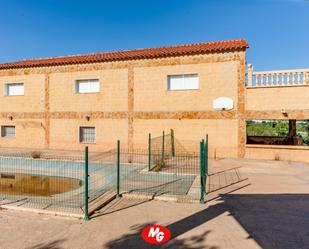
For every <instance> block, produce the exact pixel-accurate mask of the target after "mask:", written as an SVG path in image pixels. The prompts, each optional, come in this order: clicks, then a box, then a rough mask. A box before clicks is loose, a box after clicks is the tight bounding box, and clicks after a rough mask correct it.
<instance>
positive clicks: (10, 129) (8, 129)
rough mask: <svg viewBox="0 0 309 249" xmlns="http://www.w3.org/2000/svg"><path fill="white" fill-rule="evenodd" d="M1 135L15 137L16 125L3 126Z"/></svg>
mask: <svg viewBox="0 0 309 249" xmlns="http://www.w3.org/2000/svg"><path fill="white" fill-rule="evenodd" d="M1 137H15V126H2V127H1Z"/></svg>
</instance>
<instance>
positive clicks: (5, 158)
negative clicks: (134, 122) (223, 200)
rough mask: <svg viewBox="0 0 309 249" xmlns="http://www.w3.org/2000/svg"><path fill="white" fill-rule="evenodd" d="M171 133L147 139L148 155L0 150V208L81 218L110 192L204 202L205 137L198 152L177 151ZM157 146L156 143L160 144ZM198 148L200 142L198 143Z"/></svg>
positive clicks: (144, 152)
mask: <svg viewBox="0 0 309 249" xmlns="http://www.w3.org/2000/svg"><path fill="white" fill-rule="evenodd" d="M174 140H175V138H174V132H173V131H172V130H171V132H170V133H169V134H162V136H161V137H160V138H151V135H149V147H148V149H146V150H136V149H134V150H126V149H122V148H121V147H120V146H121V144H120V141H118V142H117V149H115V150H111V151H108V152H103V153H94V152H91V151H90V152H88V148H87V147H86V148H85V151H84V152H83V153H80V154H78V153H75V154H74V155H72V154H71V155H68V154H60V153H59V154H57V153H48V152H44V153H43V152H31V153H28V152H24V153H4V152H1V151H0V205H3V204H8V203H10V204H12V203H13V204H16V205H17V206H21V207H30V208H39V209H44V210H48V211H61V212H70V213H78V214H84V218H85V220H88V219H89V213H90V211H89V209H90V206H91V203H93V202H95V201H96V200H97V199H98V198H99V197H100V198H101V197H102V196H105V195H107V194H108V193H111V194H112V195H114V196H117V197H120V196H121V195H123V194H128V195H133V196H135V195H139V196H147V197H149V196H150V197H160V198H168V199H176V200H177V201H191V200H196V201H198V200H199V201H200V202H201V203H204V196H205V194H207V192H206V179H207V175H208V137H206V138H205V139H204V140H202V141H201V142H200V152H188V151H181V150H179V149H178V150H177V149H176V150H175V147H174ZM159 141H160V142H159ZM197 143H198V142H197Z"/></svg>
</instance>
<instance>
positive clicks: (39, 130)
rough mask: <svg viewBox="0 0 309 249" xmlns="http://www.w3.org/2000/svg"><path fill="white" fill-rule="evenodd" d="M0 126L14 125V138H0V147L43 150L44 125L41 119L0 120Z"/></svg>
mask: <svg viewBox="0 0 309 249" xmlns="http://www.w3.org/2000/svg"><path fill="white" fill-rule="evenodd" d="M0 124H1V125H10V126H11V125H15V132H16V137H15V138H10V137H1V138H0V147H13V148H14V147H15V148H32V149H43V148H44V145H45V144H44V136H45V123H44V120H42V119H16V120H13V121H10V120H8V119H0Z"/></svg>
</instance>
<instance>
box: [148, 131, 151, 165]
mask: <svg viewBox="0 0 309 249" xmlns="http://www.w3.org/2000/svg"><path fill="white" fill-rule="evenodd" d="M150 165H151V133H149V136H148V171H150Z"/></svg>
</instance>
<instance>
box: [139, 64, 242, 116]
mask: <svg viewBox="0 0 309 249" xmlns="http://www.w3.org/2000/svg"><path fill="white" fill-rule="evenodd" d="M237 64H238V62H236V61H233V62H218V63H202V64H192V65H171V66H159V67H139V68H135V70H134V110H135V111H206V110H207V111H209V110H213V108H212V101H213V100H214V99H216V98H218V97H222V96H225V97H229V98H231V99H233V100H234V104H235V106H237V80H238V78H237ZM184 73H188V74H193V73H197V74H198V76H199V89H198V90H176V91H169V90H168V89H167V75H173V74H184Z"/></svg>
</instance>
